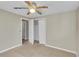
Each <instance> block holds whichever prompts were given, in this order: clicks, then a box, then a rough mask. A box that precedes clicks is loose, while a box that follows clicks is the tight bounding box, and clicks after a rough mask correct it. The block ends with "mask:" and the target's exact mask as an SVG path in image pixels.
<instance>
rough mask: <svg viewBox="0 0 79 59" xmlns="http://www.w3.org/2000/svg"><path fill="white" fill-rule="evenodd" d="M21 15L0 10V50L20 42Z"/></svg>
mask: <svg viewBox="0 0 79 59" xmlns="http://www.w3.org/2000/svg"><path fill="white" fill-rule="evenodd" d="M20 18H21V16H18V15H16V14H13V13H9V12H6V11H3V10H0V51H1V50H5V49H7V48H11V47H13V46H16V45H18V44H21V43H22V42H21V41H22V40H21V37H22V36H21V31H22V30H21V26H22V25H21V19H20Z"/></svg>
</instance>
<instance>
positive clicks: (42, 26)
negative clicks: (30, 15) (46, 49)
mask: <svg viewBox="0 0 79 59" xmlns="http://www.w3.org/2000/svg"><path fill="white" fill-rule="evenodd" d="M38 23H39V26H38V27H39V43H40V44H45V43H46V19H45V18H41V19H39V21H38Z"/></svg>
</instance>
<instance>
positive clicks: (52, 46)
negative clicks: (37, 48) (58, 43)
mask: <svg viewBox="0 0 79 59" xmlns="http://www.w3.org/2000/svg"><path fill="white" fill-rule="evenodd" d="M45 46H47V47H51V48H55V49H59V50H62V51H66V52H69V53H73V54H75V55H77V52H75V51H70V50H67V49H63V48H59V47H55V46H51V45H48V44H45Z"/></svg>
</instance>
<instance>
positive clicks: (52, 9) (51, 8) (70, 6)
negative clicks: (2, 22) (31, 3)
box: [0, 1, 79, 18]
mask: <svg viewBox="0 0 79 59" xmlns="http://www.w3.org/2000/svg"><path fill="white" fill-rule="evenodd" d="M36 3H37V4H38V6H39V5H41V6H42V5H45V6H48V9H42V10H43V11H42V13H43V14H42V15H39V14H38V13H34V14H31V15H27V12H28V10H27V9H25V10H24V9H23V10H22V9H21V10H20V9H19V10H16V9H13V8H14V7H22V6H23V7H27V5H26V4H25V3H24V1H1V2H0V9H4V10H7V11H10V12H12V13H16V14H19V15H23V16H26V17H30V18H32V17H39V16H45V15H50V14H54V13H60V12H65V11H70V10H74V9H77V8H78V6H79V2H76V1H63V2H62V1H61V2H60V1H59V2H58V1H57V2H56V1H36Z"/></svg>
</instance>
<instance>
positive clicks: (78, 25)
mask: <svg viewBox="0 0 79 59" xmlns="http://www.w3.org/2000/svg"><path fill="white" fill-rule="evenodd" d="M76 25H77V32H76V33H77V40H76V41H77V45H76V46H77V56H78V57H79V8H78V9H77V24H76Z"/></svg>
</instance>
